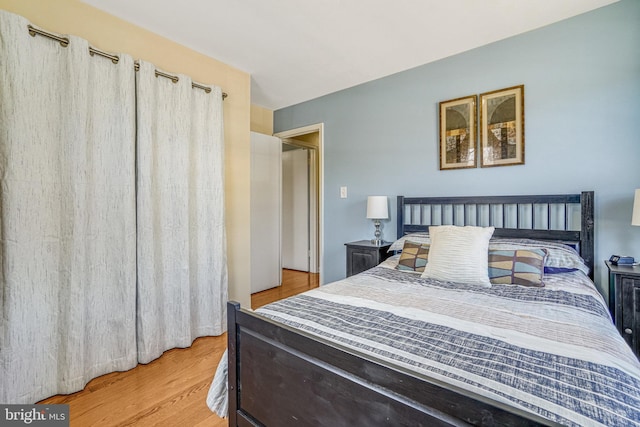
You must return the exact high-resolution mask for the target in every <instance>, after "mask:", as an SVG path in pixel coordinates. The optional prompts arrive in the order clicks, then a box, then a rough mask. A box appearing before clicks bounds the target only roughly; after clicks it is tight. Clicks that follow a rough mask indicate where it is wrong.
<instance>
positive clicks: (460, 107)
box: [439, 95, 478, 170]
mask: <svg viewBox="0 0 640 427" xmlns="http://www.w3.org/2000/svg"><path fill="white" fill-rule="evenodd" d="M477 102H478V96H477V95H471V96H466V97H463V98H456V99H451V100H449V101H443V102H440V103H439V109H440V114H439V123H440V170H447V169H463V168H475V167H476V166H477V164H478V160H477V157H478V156H477V145H478V142H477V126H478V125H477V123H478V113H477V107H476V106H477Z"/></svg>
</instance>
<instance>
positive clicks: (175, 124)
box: [136, 62, 227, 363]
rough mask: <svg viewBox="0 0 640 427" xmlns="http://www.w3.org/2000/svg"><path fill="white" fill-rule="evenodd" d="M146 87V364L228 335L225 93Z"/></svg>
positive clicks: (144, 82) (140, 186) (140, 320)
mask: <svg viewBox="0 0 640 427" xmlns="http://www.w3.org/2000/svg"><path fill="white" fill-rule="evenodd" d="M136 80H137V89H136V90H137V116H138V126H137V168H138V175H137V195H138V196H137V197H138V198H137V217H138V229H137V235H138V286H137V291H138V305H137V324H138V360H139V362H140V363H148V362H150V361H151V360H153V359H155V358H157V357H158V356H160V355H161V354H162V352H163V351H165V350H168V349H170V348H174V347H188V346H190V345H191V343H192V342H193V340H194V339H195V338H197V337H199V336H204V335H220V334H221V333H223V332H224V331H225V330H226V307H225V303H226V301H227V269H226V250H225V232H224V197H223V189H224V183H223V129H222V92H221V90H220V88H217V87H213V88H212V91H211V93H206V92H205V91H203V90H201V89H193V88H192V87H191V80H190V79H189V78H188V77H187V76H183V75H180V76H179V80H178V81H177V82H175V83H174V82H172V81H171V80H170V79H167V78H163V77H159V78H158V77H156V76H155V67H154V66H153V65H152V64H149V63H146V62H141V63H140V69H139V72H138V73H137V75H136Z"/></svg>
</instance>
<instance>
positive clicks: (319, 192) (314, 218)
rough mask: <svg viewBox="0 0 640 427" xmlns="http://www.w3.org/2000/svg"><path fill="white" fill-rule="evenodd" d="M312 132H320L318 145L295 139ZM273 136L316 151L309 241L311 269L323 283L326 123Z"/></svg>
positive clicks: (310, 181) (311, 192) (312, 180)
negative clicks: (318, 275)
mask: <svg viewBox="0 0 640 427" xmlns="http://www.w3.org/2000/svg"><path fill="white" fill-rule="evenodd" d="M311 133H318V146H317V147H316V146H314V145H313V144H308V143H306V142H305V141H300V140H296V139H295V138H296V137H298V136H302V135H308V134H311ZM273 136H276V137H278V138H280V139H281V140H282V141H283V142H286V143H287V144H290V145H296V146H299V147H304V148H309V149H311V150H313V151H314V153H315V158H316V162H315V169H316V171H317V173H316V174H315V175H316V177H317V179H310V180H309V186H310V187H315V188H310V194H315V195H316V197H310V201H312V203H311V206H312V208H311V209H309V223H310V225H311V228H312V229H313V228H314V227H313V226H314V225H315V233H314V232H313V231H312V232H310V233H309V242H310V247H311V256H310V260H309V261H310V262H309V269H310V271H312V272H318V273H319V274H320V281H319V283H320V284H322V277H323V275H324V257H323V252H324V251H323V248H324V218H323V214H322V213H323V206H324V123H318V124H314V125H309V126H303V127H300V128H296V129H291V130H287V131H283V132H277V133H274V135H273ZM313 157H314V156H312V158H313ZM312 166H314V165H312ZM314 203H315V204H316V206H315V208H314V206H313V205H314ZM314 250H315V254H314ZM314 255H315V256H314Z"/></svg>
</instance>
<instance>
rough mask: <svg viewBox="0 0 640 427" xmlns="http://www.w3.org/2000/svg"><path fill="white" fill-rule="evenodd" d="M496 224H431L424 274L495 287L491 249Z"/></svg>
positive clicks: (440, 278) (429, 276) (428, 276)
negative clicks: (489, 260)
mask: <svg viewBox="0 0 640 427" xmlns="http://www.w3.org/2000/svg"><path fill="white" fill-rule="evenodd" d="M493 230H494V228H493V227H472V226H465V227H459V226H455V225H439V226H431V227H429V236H430V237H431V248H430V250H429V262H428V263H427V265H426V266H425V268H424V272H423V273H422V277H426V278H431V279H436V280H443V281H447V282H457V283H466V284H470V285H477V286H482V287H485V288H490V287H491V282H490V281H489V266H488V259H489V255H488V251H489V239H491V236H492V235H493Z"/></svg>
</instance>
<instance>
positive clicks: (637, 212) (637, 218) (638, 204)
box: [631, 188, 640, 225]
mask: <svg viewBox="0 0 640 427" xmlns="http://www.w3.org/2000/svg"><path fill="white" fill-rule="evenodd" d="M631 225H640V188H639V189H637V190H636V196H635V197H634V199H633V215H632V216H631Z"/></svg>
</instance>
